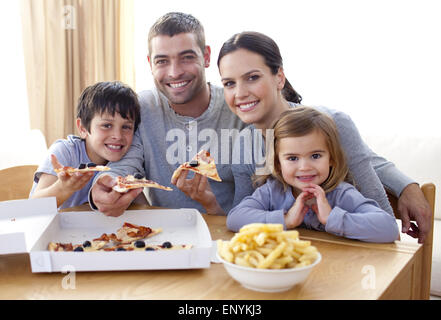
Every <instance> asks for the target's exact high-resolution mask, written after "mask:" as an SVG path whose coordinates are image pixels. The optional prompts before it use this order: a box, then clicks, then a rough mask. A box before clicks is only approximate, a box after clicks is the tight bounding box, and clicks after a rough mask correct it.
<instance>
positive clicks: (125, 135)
mask: <svg viewBox="0 0 441 320" xmlns="http://www.w3.org/2000/svg"><path fill="white" fill-rule="evenodd" d="M134 126H135V124H134V121H132V120H128V119H124V118H122V117H121V115H120V114H119V113H118V112H115V115H114V116H112V115H111V114H109V113H107V112H105V113H103V114H96V115H95V116H94V117H93V119H92V121H91V123H90V132H88V131H87V130H86V128H85V127H83V125H82V124H81V120H80V119H77V127H78V130H79V131H80V137H81V138H82V139H85V140H86V151H87V155H88V156H89V159H90V161H92V162H94V163H96V164H98V165H104V164H106V163H107V162H108V161H118V160H120V159H121V158H122V157H123V156H124V155H125V154H126V153H127V151H128V150H129V148H130V145H131V144H132V140H133V132H134Z"/></svg>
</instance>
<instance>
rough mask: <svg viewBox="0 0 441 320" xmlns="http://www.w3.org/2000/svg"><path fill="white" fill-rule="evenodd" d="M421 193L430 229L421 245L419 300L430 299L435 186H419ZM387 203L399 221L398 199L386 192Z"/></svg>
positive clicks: (431, 184)
mask: <svg viewBox="0 0 441 320" xmlns="http://www.w3.org/2000/svg"><path fill="white" fill-rule="evenodd" d="M421 191H422V192H423V194H424V197H425V198H426V200H427V202H429V205H430V209H431V210H432V217H431V226H432V227H431V229H430V232H429V234H428V236H427V238H426V239H425V241H424V244H423V262H422V278H421V292H420V298H421V299H429V298H430V280H431V273H432V248H433V224H434V221H433V220H434V216H435V191H436V188H435V185H434V184H433V183H426V184H423V185H422V186H421ZM387 196H388V197H389V202H390V204H391V206H392V209H393V210H394V214H395V217H396V218H397V219H400V220H401V216H400V213H399V211H398V209H397V204H398V199H397V197H395V196H394V195H392V194H391V193H389V192H387Z"/></svg>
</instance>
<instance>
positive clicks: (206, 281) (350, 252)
mask: <svg viewBox="0 0 441 320" xmlns="http://www.w3.org/2000/svg"><path fill="white" fill-rule="evenodd" d="M87 208H88V207H77V208H76V209H77V210H79V211H83V210H84V209H87ZM203 217H204V218H205V220H206V222H207V224H208V227H209V229H210V232H211V236H212V239H213V240H216V239H224V240H228V239H230V238H231V237H232V236H233V233H232V232H230V231H228V230H227V228H226V226H225V217H224V216H213V215H206V214H204V215H203ZM299 232H300V236H301V238H302V239H308V240H311V241H312V243H313V245H315V246H316V247H317V248H318V250H319V251H320V252H321V254H322V261H321V263H320V264H319V265H317V266H316V267H315V268H314V269H313V270H312V272H311V274H310V275H309V277H308V278H307V280H306V281H305V282H304V283H303V284H300V285H297V286H296V287H294V288H293V289H291V290H289V291H286V292H281V293H261V292H255V291H251V290H247V289H245V288H243V287H242V286H241V285H240V284H239V283H237V282H236V281H234V280H233V279H232V278H231V277H230V276H229V275H228V274H227V272H226V271H225V269H224V267H223V265H222V264H215V263H212V264H211V267H210V268H208V269H195V270H154V271H150V270H149V271H123V272H121V271H114V272H77V273H76V274H75V275H74V277H75V279H72V278H70V280H69V281H71V282H70V283H72V280H74V282H73V283H74V284H75V289H72V288H70V289H69V288H68V289H63V281H64V282H66V278H65V277H67V276H72V275H69V274H63V273H32V272H31V267H30V261H29V255H28V254H15V255H6V256H0V299H172V300H173V299H189V300H192V299H196V300H203V299H215V300H218V299H219V300H222V299H245V300H247V299H253V300H254V299H255V300H267V299H282V300H283V299H357V300H358V299H418V298H419V292H420V290H419V289H420V287H419V279H420V275H421V256H422V250H421V246H420V245H418V244H405V243H400V242H396V243H393V244H369V243H363V242H359V241H353V240H348V239H343V238H339V237H336V236H333V235H330V234H327V233H324V232H317V231H311V230H304V229H299ZM65 287H66V286H65Z"/></svg>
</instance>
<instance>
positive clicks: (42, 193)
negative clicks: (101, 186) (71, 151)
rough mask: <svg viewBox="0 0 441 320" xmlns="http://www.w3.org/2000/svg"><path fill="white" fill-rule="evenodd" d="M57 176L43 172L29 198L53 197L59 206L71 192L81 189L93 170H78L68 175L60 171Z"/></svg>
mask: <svg viewBox="0 0 441 320" xmlns="http://www.w3.org/2000/svg"><path fill="white" fill-rule="evenodd" d="M59 176H60V177H59ZM59 176H53V175H51V174H47V173H43V174H42V175H41V176H40V180H39V181H38V184H37V186H36V187H35V190H34V192H33V194H32V195H31V198H32V199H35V198H45V197H55V198H56V199H57V207H60V206H61V205H62V204H63V203H64V202H65V201H66V200H67V199H69V198H70V197H71V196H72V194H74V193H75V192H76V191H78V190H80V189H82V188H83V187H84V186H85V185H86V184H87V183H88V182H89V180H90V179H91V178H92V176H93V172H86V173H79V172H78V173H76V174H74V175H73V176H70V177H68V176H67V175H66V174H65V173H60V174H59Z"/></svg>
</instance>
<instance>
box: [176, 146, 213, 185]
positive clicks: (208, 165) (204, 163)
mask: <svg viewBox="0 0 441 320" xmlns="http://www.w3.org/2000/svg"><path fill="white" fill-rule="evenodd" d="M182 170H189V171H193V172H196V173H199V174H201V175H203V176H206V177H207V178H210V179H213V180H215V181H222V179H221V178H220V177H219V174H218V173H217V169H216V164H215V163H214V159H213V157H211V156H210V153H209V152H208V151H205V150H201V151H199V152H198V153H197V154H196V155H195V156H194V157H193V159H191V161H187V162H184V163H183V164H181V165H180V166H179V167H178V168H177V169H176V170H175V172H173V176H172V179H174V178H176V177H178V176H179V174H180V173H181V171H182Z"/></svg>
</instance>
